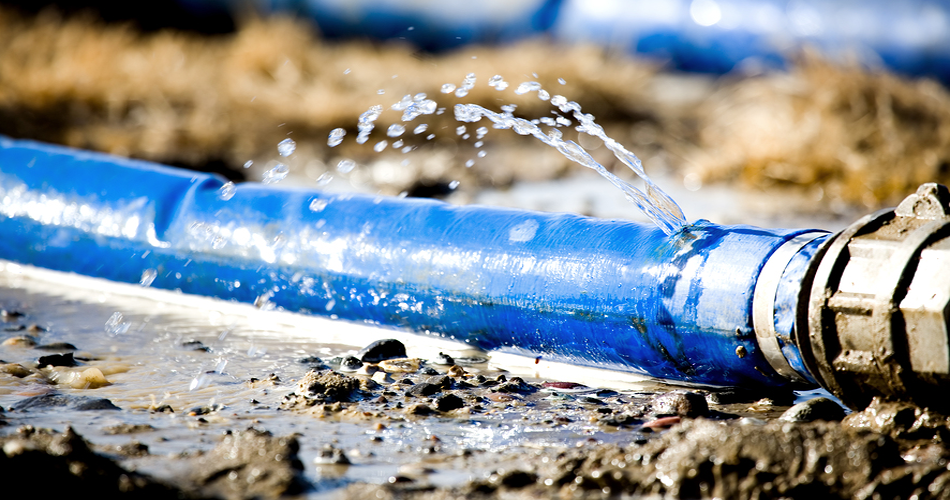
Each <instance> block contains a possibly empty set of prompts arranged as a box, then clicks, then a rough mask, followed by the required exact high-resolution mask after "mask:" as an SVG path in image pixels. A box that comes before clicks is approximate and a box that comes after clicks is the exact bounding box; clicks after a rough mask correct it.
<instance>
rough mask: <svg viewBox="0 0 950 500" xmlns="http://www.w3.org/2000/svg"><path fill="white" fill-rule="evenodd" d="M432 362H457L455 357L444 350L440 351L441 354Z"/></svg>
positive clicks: (446, 364)
mask: <svg viewBox="0 0 950 500" xmlns="http://www.w3.org/2000/svg"><path fill="white" fill-rule="evenodd" d="M432 363H433V364H436V365H444V366H452V365H454V364H455V359H453V358H452V356H449V355H448V354H446V353H444V352H440V353H439V355H438V356H436V358H435V359H434V360H432Z"/></svg>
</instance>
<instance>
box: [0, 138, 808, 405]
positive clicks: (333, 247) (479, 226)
mask: <svg viewBox="0 0 950 500" xmlns="http://www.w3.org/2000/svg"><path fill="white" fill-rule="evenodd" d="M224 183H225V181H224V180H223V179H221V178H220V177H218V176H215V175H210V174H204V173H196V172H191V171H185V170H180V169H174V168H171V167H165V166H161V165H156V164H152V163H148V162H142V161H135V160H128V159H123V158H118V157H113V156H108V155H104V154H99V153H92V152H84V151H77V150H73V149H69V148H64V147H60V146H52V145H46V144H41V143H37V142H32V141H24V140H11V139H7V138H3V137H0V234H3V238H0V258H3V259H7V260H11V261H15V262H19V263H25V264H31V265H36V266H41V267H45V268H50V269H55V270H60V271H67V272H75V273H79V274H83V275H88V276H95V277H100V278H106V279H109V280H114V281H119V282H126V283H138V282H140V280H143V279H146V280H148V281H151V278H152V277H153V276H154V281H153V282H152V283H151V285H152V286H155V287H160V288H164V289H172V290H181V291H182V292H184V293H190V294H200V295H207V296H213V297H219V298H222V299H231V300H238V301H241V302H255V301H259V300H261V298H264V299H267V300H269V301H270V302H272V303H273V304H275V305H276V306H279V307H282V308H284V309H287V310H290V311H299V312H303V313H310V314H321V315H332V317H335V318H341V319H346V320H352V321H362V322H366V323H371V324H378V325H385V326H390V327H399V328H407V329H410V330H412V331H415V332H418V333H428V334H433V335H440V336H443V337H446V338H452V339H456V340H459V341H462V342H466V343H468V344H470V345H474V346H477V347H480V348H483V349H488V350H492V349H498V350H502V351H508V352H515V353H519V354H524V355H528V356H532V357H534V356H543V357H544V358H545V359H551V360H555V361H565V362H569V363H574V364H579V365H587V366H596V367H601V368H611V369H619V370H625V371H631V372H637V373H643V374H648V375H652V376H655V377H660V378H665V379H671V380H678V381H683V382H689V383H697V384H709V385H720V386H732V385H745V386H749V385H751V386H773V387H776V386H788V385H792V384H796V383H814V382H815V381H814V379H813V378H812V377H811V376H810V375H809V374H808V371H807V370H806V369H805V368H804V366H803V365H802V363H801V356H800V355H799V353H798V352H797V348H796V347H795V345H794V344H793V343H790V342H788V338H789V336H790V335H791V328H792V323H793V319H794V311H795V307H796V304H795V303H796V301H797V296H798V295H797V294H798V289H799V287H800V282H801V279H802V276H803V274H804V267H805V265H806V264H807V263H808V261H809V260H810V258H811V256H812V255H813V254H814V253H815V251H816V249H817V248H818V246H819V244H820V243H821V242H822V241H823V240H824V236H819V237H817V238H814V236H812V237H813V238H814V239H811V240H810V241H808V238H806V239H805V240H803V241H804V243H802V244H796V245H791V246H790V242H791V243H794V240H795V239H796V237H799V238H800V237H801V236H800V235H802V234H803V233H806V232H807V231H803V230H789V229H761V228H757V227H751V226H718V225H715V224H712V223H709V222H706V221H699V222H696V223H693V224H691V225H689V226H686V227H684V228H682V229H681V230H680V231H678V232H677V233H675V234H674V235H672V236H671V237H668V236H666V235H665V234H664V233H663V232H662V231H661V230H659V229H657V228H656V227H653V226H647V225H643V224H638V223H634V222H629V221H621V220H602V219H596V218H590V217H582V216H578V215H571V214H555V213H539V212H527V211H518V210H508V209H500V208H492V207H479V206H453V205H449V204H446V203H442V202H438V201H432V200H423V199H399V198H391V197H383V196H365V195H356V194H329V193H324V192H320V191H315V190H306V189H291V188H281V187H274V186H272V185H271V186H265V185H260V184H251V183H248V184H241V185H238V186H236V187H235V189H234V190H233V193H228V191H227V189H225V190H224V191H222V186H224ZM783 248H784V249H787V248H791V249H792V251H791V252H789V251H787V250H781V249H783ZM780 252H785V253H788V254H789V255H788V257H787V258H785V262H788V265H787V266H785V265H784V264H782V265H781V266H779V267H778V268H777V269H778V273H777V274H775V277H776V288H774V289H773V290H777V291H775V292H771V291H770V292H769V293H768V297H769V299H770V300H771V299H773V298H774V301H775V303H774V308H769V309H770V310H774V320H773V318H771V317H770V318H768V321H774V323H773V324H772V325H770V326H769V328H770V329H771V328H774V330H775V335H776V339H778V340H777V343H776V345H777V346H778V347H779V348H781V351H782V353H783V354H784V358H785V359H786V360H787V364H788V366H790V367H791V368H792V369H793V370H794V371H795V372H796V373H797V374H798V375H800V376H794V375H795V374H792V375H793V376H792V377H789V375H788V374H783V373H778V372H777V371H776V369H773V368H772V366H773V365H774V363H771V364H770V360H769V359H766V354H767V353H763V348H762V347H761V344H762V341H757V336H756V335H757V334H756V331H755V330H754V329H753V319H752V314H753V311H752V303H753V295H754V294H755V293H757V292H756V285H757V281H759V275H760V272H761V271H762V270H763V267H764V266H765V264H766V262H767V261H768V260H769V258H770V256H771V255H773V253H775V254H776V255H778V254H779V253H780ZM779 278H780V279H779ZM759 335H760V336H761V333H760V334H759ZM766 340H769V339H766ZM773 343H774V341H773ZM778 371H782V370H781V369H779V370H778ZM806 381H807V382H806Z"/></svg>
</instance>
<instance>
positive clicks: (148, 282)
mask: <svg viewBox="0 0 950 500" xmlns="http://www.w3.org/2000/svg"><path fill="white" fill-rule="evenodd" d="M156 277H158V271H156V270H154V269H146V270H144V271H142V278H141V279H140V280H139V284H140V285H142V286H152V283H153V282H155V278H156Z"/></svg>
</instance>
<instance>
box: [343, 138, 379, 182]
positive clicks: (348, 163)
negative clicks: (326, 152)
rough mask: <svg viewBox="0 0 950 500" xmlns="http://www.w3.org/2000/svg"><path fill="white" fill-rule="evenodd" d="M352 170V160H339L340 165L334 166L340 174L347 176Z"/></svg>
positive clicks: (353, 162)
mask: <svg viewBox="0 0 950 500" xmlns="http://www.w3.org/2000/svg"><path fill="white" fill-rule="evenodd" d="M383 142H386V141H383ZM354 168H356V162H355V161H353V160H348V159H343V160H340V163H337V164H336V170H337V172H340V173H341V174H348V173H350V172H352V171H353V169H354Z"/></svg>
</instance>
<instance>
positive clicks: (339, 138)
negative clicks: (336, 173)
mask: <svg viewBox="0 0 950 500" xmlns="http://www.w3.org/2000/svg"><path fill="white" fill-rule="evenodd" d="M345 135H346V130H343V129H342V128H335V129H333V130H331V131H330V138H329V139H327V146H330V147H331V148H334V147H337V146H339V145H340V143H341V142H343V137H344V136H345Z"/></svg>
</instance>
